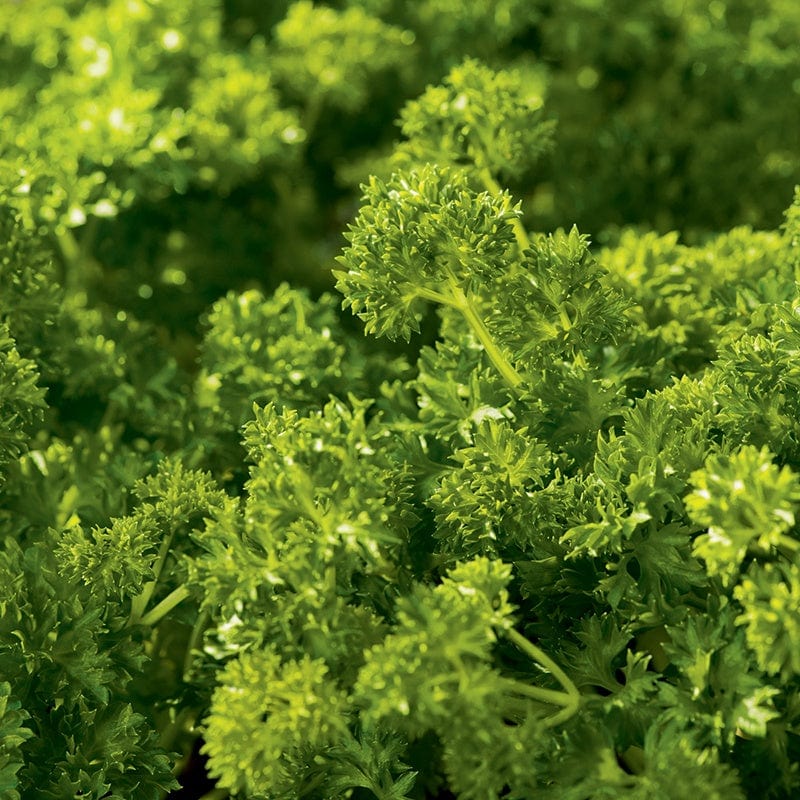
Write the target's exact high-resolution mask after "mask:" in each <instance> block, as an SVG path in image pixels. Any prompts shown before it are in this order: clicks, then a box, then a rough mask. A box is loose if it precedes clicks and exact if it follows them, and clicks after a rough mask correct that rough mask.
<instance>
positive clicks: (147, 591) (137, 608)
mask: <svg viewBox="0 0 800 800" xmlns="http://www.w3.org/2000/svg"><path fill="white" fill-rule="evenodd" d="M174 534H175V532H174V531H173V532H172V533H170V535H169V536H167V537H166V538H165V539H164V541H163V542H161V547H160V548H159V550H158V557H157V558H156V563H155V565H154V566H153V574H154V576H155V577H154V578H153V580H152V581H148V582H147V583H146V584H145V585H144V586H143V587H142V592H141V594H139V595H138V596H137V597H134V598H133V601H132V602H131V615H130V619H129V624H130V625H135V624H137V623H139V622H141V621H142V619H143V615H144V610H145V609H146V608H147V604H148V603H149V602H150V600H151V598H152V597H153V593H154V592H155V590H156V586H157V585H158V579H159V578H160V577H161V572H162V570H163V569H164V564H165V563H166V560H167V556H168V555H169V548H170V546H171V545H172V538H173V536H174Z"/></svg>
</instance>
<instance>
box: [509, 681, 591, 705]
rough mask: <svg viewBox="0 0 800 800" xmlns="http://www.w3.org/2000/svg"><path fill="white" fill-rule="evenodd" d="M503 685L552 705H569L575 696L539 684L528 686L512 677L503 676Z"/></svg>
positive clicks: (512, 690)
mask: <svg viewBox="0 0 800 800" xmlns="http://www.w3.org/2000/svg"><path fill="white" fill-rule="evenodd" d="M503 685H504V686H505V687H506V688H507V689H508V690H509V691H510V692H514V693H515V694H522V695H525V697H530V698H531V700H539V701H540V702H542V703H550V705H553V706H563V707H564V708H569V707H571V706H572V705H573V704H574V702H575V698H574V697H572V696H571V695H569V694H567V693H566V692H560V691H557V690H556V689H544V688H542V687H541V686H530V685H528V684H527V683H522V682H521V681H516V680H513V679H512V678H505V679H504V680H503Z"/></svg>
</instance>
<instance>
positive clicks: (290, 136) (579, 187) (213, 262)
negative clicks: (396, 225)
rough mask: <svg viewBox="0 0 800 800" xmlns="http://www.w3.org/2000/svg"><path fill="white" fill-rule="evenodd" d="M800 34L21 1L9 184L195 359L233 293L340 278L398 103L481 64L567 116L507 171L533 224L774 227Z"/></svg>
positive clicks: (713, 6) (703, 20)
mask: <svg viewBox="0 0 800 800" xmlns="http://www.w3.org/2000/svg"><path fill="white" fill-rule="evenodd" d="M798 41H800V5H798V4H797V3H796V2H794V0H714V2H706V1H705V0H703V1H702V2H701V0H560V2H553V1H552V0H474V2H470V3H455V2H452V0H419V2H413V3H408V2H401V0H339V1H338V2H330V3H327V4H324V3H312V2H310V0H299V1H298V2H285V1H284V0H274V1H273V2H268V3H265V2H262V0H191V2H186V1H185V0H89V2H83V1H81V2H78V1H77V0H57V2H53V0H5V2H2V3H0V185H3V186H5V188H6V190H7V192H8V194H9V196H10V199H11V201H12V203H13V205H14V206H15V208H16V209H17V210H18V211H20V212H21V213H22V214H23V217H24V218H25V220H26V221H27V224H28V225H29V226H31V227H33V228H34V229H36V230H37V233H38V234H39V235H41V236H44V237H45V238H47V239H48V240H50V241H51V242H52V244H53V246H54V251H55V253H56V261H57V262H58V266H59V271H60V279H61V283H63V284H64V286H65V287H67V288H68V289H71V290H79V291H82V292H85V293H86V295H87V303H88V305H89V306H97V305H98V304H107V305H108V306H109V307H111V308H113V309H114V312H115V313H116V310H118V309H122V310H124V311H125V312H126V313H133V314H135V315H136V316H137V317H139V318H143V319H150V320H152V321H155V322H157V323H158V324H159V325H160V326H161V327H165V328H166V329H167V333H168V334H169V336H171V337H172V338H173V339H175V338H177V339H178V340H179V342H182V344H179V346H178V352H179V353H180V352H181V348H183V351H182V352H183V355H182V357H183V359H184V361H185V362H186V363H187V364H193V363H194V351H193V346H194V342H195V341H196V339H197V336H198V331H197V319H198V317H199V315H200V314H201V313H202V312H203V310H205V309H206V308H207V307H208V306H209V305H210V304H211V303H212V302H214V301H215V300H216V299H218V298H219V297H220V296H222V295H223V294H225V293H226V292H227V291H228V290H231V289H235V290H242V289H246V288H259V289H263V290H271V289H273V288H274V287H275V286H277V285H278V284H279V283H280V282H281V281H283V280H286V279H287V278H288V279H290V280H291V282H292V283H293V284H295V285H298V284H300V285H305V286H307V287H309V288H310V289H311V291H312V293H314V294H318V293H319V292H321V291H323V290H325V289H327V288H329V286H330V284H331V281H330V276H329V270H330V266H331V263H332V258H333V256H334V255H335V253H336V252H337V251H338V249H339V248H340V247H341V244H342V239H341V232H342V230H343V229H344V228H345V226H346V224H347V222H348V221H349V220H350V219H351V218H352V217H353V214H354V211H355V208H356V205H357V201H358V196H359V189H358V185H359V183H361V182H362V181H363V180H365V179H366V177H367V176H368V175H369V174H370V173H371V172H380V171H381V169H382V168H384V167H385V164H384V162H385V158H386V156H387V154H388V153H389V152H390V150H391V146H392V143H393V142H396V141H397V140H399V139H401V138H402V133H401V131H400V129H399V127H398V124H397V120H398V119H399V118H400V116H401V114H403V113H404V112H403V109H404V107H405V106H406V104H407V103H409V102H410V101H412V100H414V98H417V97H418V96H419V95H420V94H422V92H423V91H424V90H425V88H426V87H432V86H436V85H439V84H441V83H442V82H443V81H444V80H445V78H446V76H447V75H448V73H449V72H450V70H452V69H453V68H454V67H458V65H459V64H461V63H463V62H464V60H465V59H466V58H468V57H472V58H476V59H479V60H480V61H481V62H482V63H484V64H486V65H487V66H489V67H491V68H492V69H514V70H516V72H515V73H514V74H515V75H516V76H517V77H518V79H519V81H520V82H521V83H522V85H523V86H528V88H529V92H530V93H532V94H535V95H536V96H537V98H538V101H537V103H538V105H541V106H542V109H543V111H542V113H543V115H544V117H543V118H544V119H546V120H549V121H551V122H555V132H554V135H553V141H554V143H555V146H554V147H553V149H552V151H551V152H550V154H549V155H548V156H547V157H546V158H544V159H540V160H539V161H538V162H537V164H536V166H535V169H532V170H527V171H525V172H524V174H522V175H515V176H510V177H509V179H508V180H507V183H509V184H510V188H511V189H512V191H513V192H514V193H515V194H516V195H517V196H518V197H521V198H522V199H523V200H524V207H525V209H526V224H527V225H528V227H529V228H532V229H536V230H549V229H552V228H554V227H556V226H568V225H572V224H573V223H577V224H578V226H579V227H580V229H581V230H584V231H587V232H591V233H592V235H593V236H594V237H595V238H597V237H600V236H602V235H604V233H605V240H606V241H607V242H610V243H613V241H614V231H616V230H617V229H618V228H619V227H621V226H631V225H633V226H640V227H643V228H645V227H646V228H651V229H654V230H656V231H658V232H661V233H665V232H667V231H670V230H673V229H677V230H681V231H682V232H683V233H684V235H685V236H687V237H688V238H689V240H690V241H691V240H701V239H702V238H703V237H704V236H705V235H706V234H708V233H711V232H717V231H721V230H726V229H728V228H730V227H732V226H734V225H739V224H746V225H751V226H754V227H756V228H774V227H776V226H777V225H778V224H779V223H780V220H781V213H782V211H783V209H784V208H785V207H786V206H787V205H788V203H789V201H790V198H791V188H792V186H793V184H794V183H796V182H797V181H798V180H800V146H798V145H800V48H798V47H797V42H798ZM407 116H408V114H407V112H406V114H405V116H404V119H406V118H407Z"/></svg>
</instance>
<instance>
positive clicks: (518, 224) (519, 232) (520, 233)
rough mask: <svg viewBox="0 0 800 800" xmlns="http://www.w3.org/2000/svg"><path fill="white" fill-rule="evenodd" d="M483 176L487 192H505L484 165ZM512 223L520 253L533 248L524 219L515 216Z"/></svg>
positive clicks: (492, 193) (495, 193) (497, 193)
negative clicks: (523, 222)
mask: <svg viewBox="0 0 800 800" xmlns="http://www.w3.org/2000/svg"><path fill="white" fill-rule="evenodd" d="M480 176H481V183H483V185H484V187H485V189H486V191H487V192H489V194H490V195H492V196H493V197H499V196H500V195H501V194H502V193H503V189H502V188H501V186H500V184H499V183H498V182H497V181H496V180H495V179H494V177H493V176H492V173H491V172H489V170H488V168H486V167H484V168H483V169H482V170H481V171H480ZM511 224H512V225H513V227H514V236H515V237H516V240H517V246H518V247H519V251H520V253H524V252H525V251H526V250H530V249H531V240H530V239H529V238H528V232H527V231H526V230H525V226H524V225H523V224H522V220H521V219H520V218H519V217H514V219H513V221H512V222H511Z"/></svg>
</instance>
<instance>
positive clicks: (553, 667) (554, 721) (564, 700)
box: [506, 628, 581, 728]
mask: <svg viewBox="0 0 800 800" xmlns="http://www.w3.org/2000/svg"><path fill="white" fill-rule="evenodd" d="M506 635H507V636H508V638H509V639H511V641H512V642H514V644H515V645H517V647H519V648H520V650H523V651H524V652H525V653H527V654H528V655H529V656H530V657H531V658H532V659H533V660H534V661H536V662H537V663H538V664H539V665H540V666H542V667H544V668H545V669H546V670H547V671H548V672H549V673H550V674H551V675H552V676H553V677H554V678H555V679H556V680H557V681H558V682H559V683H560V684H561V687H562V688H563V689H564V692H565V694H562V693H561V692H554V693H553V694H554V695H557V696H558V697H559V700H558V701H556V700H550V701H548V702H554V703H557V704H558V705H563V706H564V708H562V709H561V711H559V712H558V713H556V714H553V715H552V716H550V717H547V719H546V720H545V723H546V725H547V727H548V728H551V727H554V726H555V725H560V724H561V723H562V722H566V720H568V719H569V718H570V717H571V716H572V715H573V714H575V712H576V711H577V710H578V707H579V706H580V702H581V695H580V692H579V691H578V688H577V687H576V686H575V684H574V683H573V682H572V681H571V680H570V679H569V676H568V675H567V674H566V673H565V672H564V670H562V669H561V667H559V666H558V664H556V662H555V661H553V659H552V658H550V656H548V655H547V653H545V652H544V651H543V650H542V649H541V648H539V647H537V646H536V645H535V644H533V642H529V641H528V640H527V639H526V638H525V637H524V636H522V634H520V633H517V631H515V630H514V629H513V628H510V629H509V630H507V631H506ZM531 688H538V687H531ZM540 691H548V690H546V689H543V690H540ZM530 696H533V695H532V694H531V695H530Z"/></svg>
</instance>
